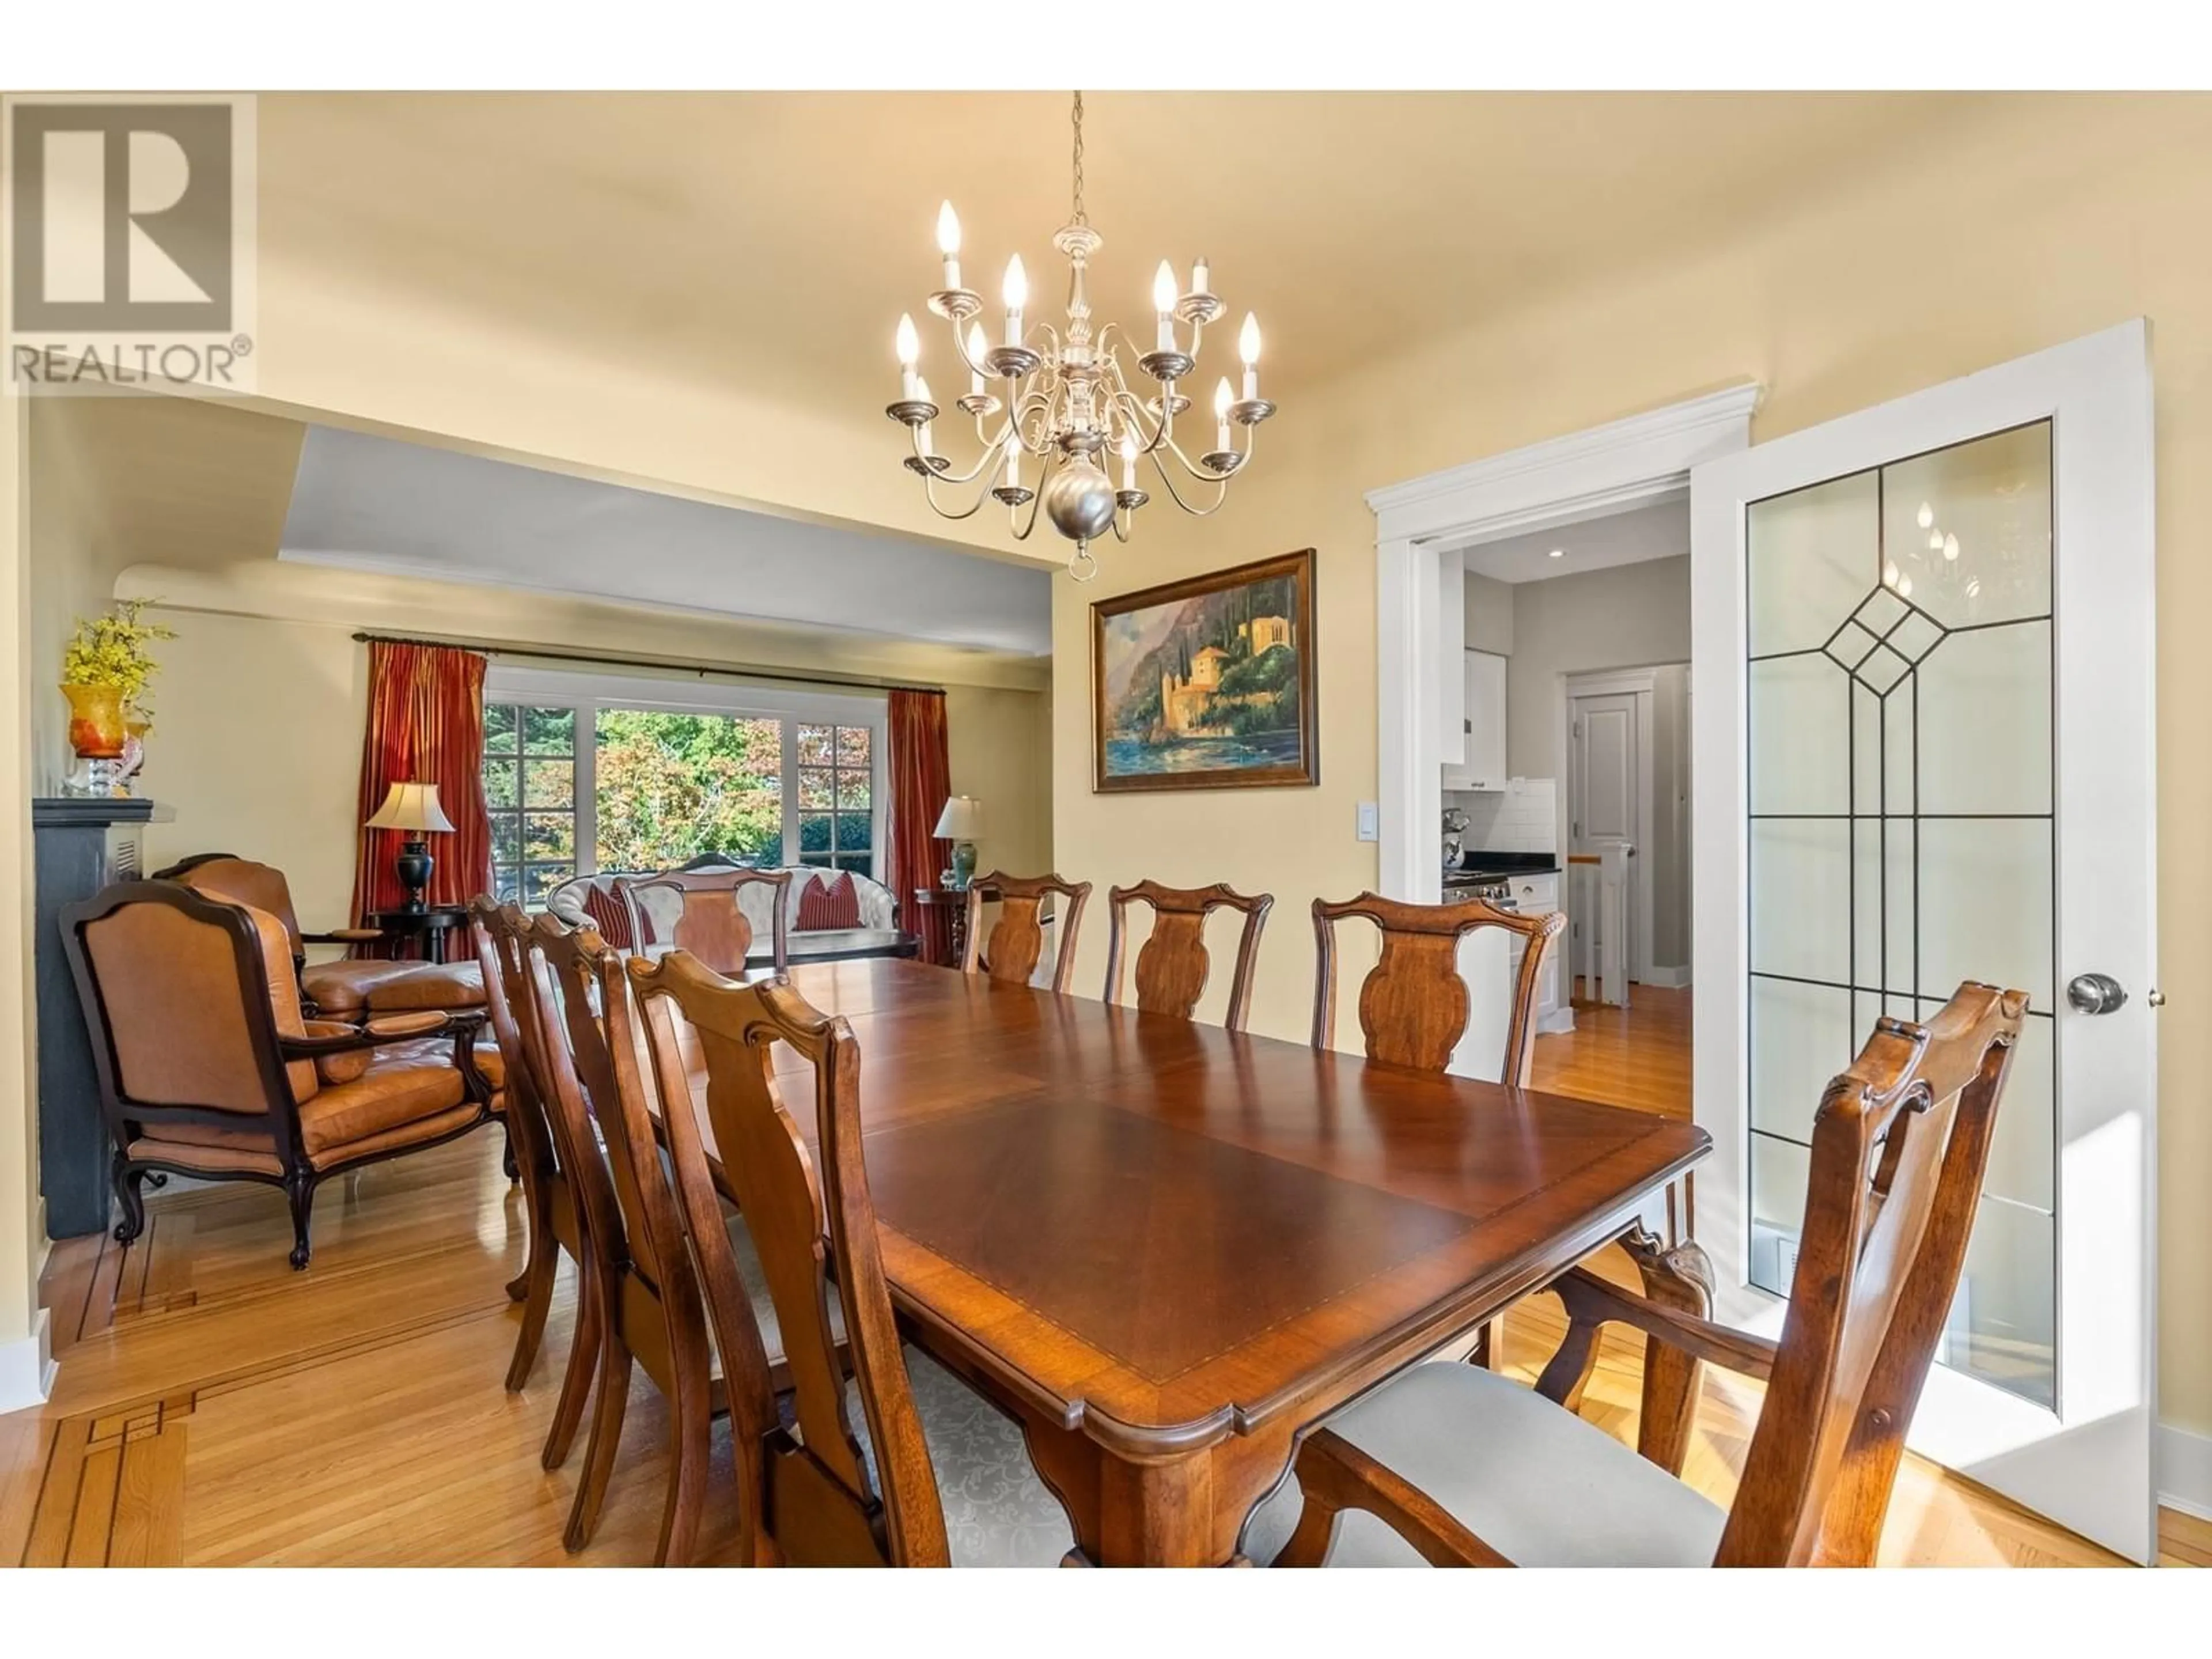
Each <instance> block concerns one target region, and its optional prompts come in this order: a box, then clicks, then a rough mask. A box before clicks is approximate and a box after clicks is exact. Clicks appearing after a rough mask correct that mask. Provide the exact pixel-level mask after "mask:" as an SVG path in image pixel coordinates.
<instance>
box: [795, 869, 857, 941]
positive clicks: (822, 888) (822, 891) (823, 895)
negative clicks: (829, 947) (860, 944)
mask: <svg viewBox="0 0 2212 1659" xmlns="http://www.w3.org/2000/svg"><path fill="white" fill-rule="evenodd" d="M859 926H860V894H859V893H857V892H855V891H854V889H853V878H852V877H851V876H849V875H848V874H847V873H846V872H844V871H842V870H840V871H838V872H837V873H836V874H835V875H834V876H811V877H809V878H807V883H806V887H805V891H803V892H801V893H800V894H799V920H798V921H795V922H793V924H792V932H793V933H828V932H829V930H830V929H832V928H837V927H859Z"/></svg>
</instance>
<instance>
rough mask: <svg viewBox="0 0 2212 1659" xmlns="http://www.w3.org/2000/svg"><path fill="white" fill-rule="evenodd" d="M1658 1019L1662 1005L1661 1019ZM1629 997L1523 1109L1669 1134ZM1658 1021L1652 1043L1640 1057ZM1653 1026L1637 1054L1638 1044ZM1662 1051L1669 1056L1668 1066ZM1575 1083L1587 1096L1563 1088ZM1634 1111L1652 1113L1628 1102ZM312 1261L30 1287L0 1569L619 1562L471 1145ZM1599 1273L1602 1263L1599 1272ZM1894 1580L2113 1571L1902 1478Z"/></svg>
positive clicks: (1730, 1468)
mask: <svg viewBox="0 0 2212 1659" xmlns="http://www.w3.org/2000/svg"><path fill="white" fill-rule="evenodd" d="M1677 995H1678V996H1679V995H1680V994H1677ZM1686 1007H1687V998H1686V996H1680V1001H1679V1003H1676V1004H1675V1005H1674V1012H1672V1014H1671V1015H1670V1014H1668V1012H1667V1010H1668V1000H1667V994H1662V993H1642V992H1639V993H1638V1006H1637V1008H1636V1009H1635V1010H1634V1011H1633V1012H1632V1015H1631V1016H1628V1017H1626V1018H1622V1019H1621V1020H1620V1021H1619V1022H1617V1025H1618V1029H1615V1028H1614V1026H1613V1025H1610V1024H1607V1023H1606V1022H1607V1019H1610V1018H1611V1016H1610V1013H1609V1012H1607V1014H1606V1016H1605V1018H1601V1019H1593V1020H1588V1021H1586V1022H1585V1023H1584V1025H1583V1030H1580V1031H1578V1032H1577V1033H1576V1034H1575V1036H1572V1037H1562V1038H1552V1037H1547V1038H1543V1039H1541V1040H1540V1041H1539V1042H1538V1045H1537V1066H1538V1068H1539V1073H1538V1074H1539V1076H1540V1078H1541V1077H1545V1076H1547V1075H1548V1076H1549V1077H1550V1078H1551V1079H1552V1081H1550V1082H1548V1083H1546V1084H1545V1085H1543V1086H1547V1087H1558V1088H1570V1087H1584V1088H1586V1090H1587V1091H1592V1092H1599V1093H1605V1092H1619V1093H1621V1094H1624V1095H1625V1094H1626V1090H1625V1089H1622V1088H1621V1087H1620V1085H1619V1084H1618V1083H1616V1082H1614V1081H1613V1080H1612V1079H1614V1078H1620V1077H1626V1076H1627V1075H1628V1073H1631V1072H1633V1071H1634V1070H1636V1069H1637V1067H1636V1065H1635V1063H1634V1061H1635V1056H1636V1055H1637V1054H1638V1053H1639V1052H1640V1051H1641V1050H1642V1049H1643V1048H1646V1047H1648V1048H1650V1051H1651V1052H1653V1053H1654V1054H1671V1053H1673V1052H1674V1051H1675V1050H1676V1049H1679V1052H1680V1059H1679V1060H1665V1061H1663V1062H1662V1063H1663V1064H1665V1065H1668V1066H1674V1067H1676V1068H1678V1069H1679V1071H1680V1077H1681V1083H1680V1094H1679V1097H1677V1098H1676V1100H1675V1102H1674V1104H1673V1105H1672V1106H1670V1105H1669V1104H1668V1103H1667V1102H1666V1101H1664V1100H1661V1099H1657V1098H1656V1095H1657V1094H1658V1093H1659V1092H1661V1091H1659V1090H1658V1089H1657V1087H1656V1085H1650V1086H1651V1087H1652V1089H1653V1092H1654V1095H1655V1099H1654V1101H1653V1102H1652V1105H1653V1109H1656V1110H1668V1109H1673V1110H1678V1111H1680V1110H1686V1103H1687V1097H1688V1095H1687V1091H1688V1084H1687V1059H1686V1056H1687V1012H1686ZM1669 1022H1671V1025H1672V1028H1673V1029H1672V1034H1671V1035H1670V1034H1669V1032H1668V1024H1669ZM1647 1025H1648V1026H1650V1028H1651V1030H1650V1033H1649V1035H1648V1036H1647V1033H1646V1030H1645V1028H1646V1026H1647ZM1670 1045H1672V1046H1671V1047H1670ZM1583 1079H1596V1080H1595V1081H1591V1082H1588V1083H1587V1084H1584V1083H1583V1082H1582V1081H1581V1080H1583ZM316 1207H317V1215H316V1240H315V1259H314V1265H313V1267H311V1268H309V1269H308V1271H307V1272H306V1273H293V1272H292V1271H291V1270H290V1268H289V1267H288V1266H287V1265H286V1262H285V1253H286V1250H287V1249H288V1248H289V1243H290V1231H289V1224H288V1223H287V1221H286V1219H285V1213H284V1206H283V1200H282V1198H281V1197H280V1196H279V1195H278V1194H276V1193H274V1192H272V1191H267V1190H264V1189H261V1188H249V1187H239V1186H234V1187H224V1188H212V1189H207V1190H201V1191H195V1192H183V1193H173V1194H163V1195H161V1196H159V1197H156V1198H155V1200H153V1201H152V1202H151V1203H150V1204H149V1212H150V1215H151V1218H152V1223H151V1225H150V1226H149V1230H148V1231H147V1233H146V1235H145V1236H144V1237H143V1238H142V1239H141V1240H140V1241H139V1243H137V1244H136V1245H134V1246H132V1247H131V1249H122V1248H121V1247H118V1246H117V1245H116V1244H114V1243H112V1242H108V1241H105V1240H99V1239H88V1240H79V1241H75V1242H72V1243H69V1244H66V1245H64V1246H62V1247H59V1248H58V1249H57V1250H56V1252H55V1255H54V1259H53V1261H52V1264H51V1266H50V1268H49V1272H48V1274H47V1282H46V1300H47V1304H48V1305H49V1307H50V1308H51V1310H52V1320H53V1330H54V1338H55V1346H56V1347H57V1349H58V1351H59V1352H61V1355H62V1359H63V1364H62V1368H61V1376H60V1381H59V1383H58V1385H57V1388H56V1390H55V1395H54V1398H53V1399H52V1401H50V1402H49V1403H48V1405H47V1406H46V1407H45V1408H44V1409H43V1410H40V1411H32V1412H19V1413H15V1414H13V1415H11V1416H5V1417H0V1563H5V1564H9V1565H14V1564H18V1563H21V1564H25V1565H61V1564H67V1565H100V1564H103V1563H104V1564H107V1565H118V1566H119V1565H134V1564H142V1563H143V1564H146V1565H156V1564H164V1563H174V1564H182V1565H246V1564H258V1565H277V1564H286V1565H335V1564H340V1563H344V1564H352V1565H399V1564H402V1563H404V1564H408V1565H441V1564H453V1565H462V1564H467V1565H523V1564H532V1563H542V1564H557V1563H562V1562H567V1561H571V1560H573V1561H575V1562H579V1563H583V1564H626V1565H636V1564H641V1563H643V1562H646V1561H648V1560H650V1559H652V1555H653V1543H654V1539H655V1536H656V1534H657V1532H658V1528H659V1517H660V1502H661V1494H662V1492H663V1490H664V1487H663V1476H664V1470H665V1436H666V1432H667V1416H666V1413H665V1408H664V1407H663V1405H662V1402H661V1400H660V1398H659V1395H658V1393H657V1392H656V1391H654V1390H653V1389H652V1388H651V1386H650V1385H649V1384H647V1383H645V1382H644V1381H643V1380H642V1379H640V1380H639V1381H638V1382H637V1383H636V1384H635V1387H634V1389H633V1393H632V1398H631V1401H630V1404H629V1421H628V1423H627V1425H625V1429H624V1432H623V1445H622V1453H621V1456H620V1460H619V1462H617V1467H616V1470H615V1474H614V1478H613V1480H612V1482H611V1486H610V1489H609V1496H608V1503H607V1508H606V1511H605V1519H604V1520H603V1522H602V1523H601V1525H600V1528H599V1533H598V1535H597V1536H596V1538H595V1539H594V1541H593V1542H592V1547H591V1548H590V1549H588V1550H587V1551H586V1552H585V1553H583V1554H582V1555H580V1556H576V1557H570V1556H568V1554H566V1553H564V1552H563V1550H562V1547H561V1529H562V1522H563V1520H564V1519H565V1517H566V1515H567V1511H568V1503H569V1499H570V1497H571V1495H572V1493H573V1492H574V1483H575V1480H576V1478H577V1471H578V1468H580V1464H581V1462H582V1455H581V1453H582V1449H581V1447H580V1446H579V1448H578V1449H577V1452H576V1455H574V1456H573V1457H572V1459H571V1460H570V1462H569V1464H568V1467H567V1468H562V1469H557V1470H555V1471H553V1472H551V1473H550V1474H549V1473H547V1472H546V1471H544V1470H543V1469H541V1468H539V1467H538V1448H539V1446H540V1445H541V1443H543V1440H544V1434H545V1430H546V1426H547V1421H548V1419H549V1417H550V1413H551V1411H552V1407H553V1401H554V1396H555V1394H556V1390H557V1386H558V1381H559V1375H560V1367H561V1365H562V1362H563V1360H564V1359H565V1358H566V1356H567V1352H568V1322H569V1316H570V1313H571V1312H572V1310H573V1308H574V1288H573V1280H568V1281H564V1284H563V1286H562V1291H560V1292H559V1294H558V1295H557V1296H556V1305H555V1312H554V1316H553V1321H552V1325H551V1328H550V1329H549V1330H548V1332H547V1334H546V1340H545V1343H544V1349H543V1351H542V1352H541V1353H540V1356H539V1358H538V1370H537V1372H536V1374H535V1375H534V1376H532V1379H531V1383H530V1385H529V1387H528V1388H527V1389H525V1390H524V1391H523V1392H522V1393H521V1394H520V1395H508V1394H507V1393H506V1392H505V1391H504V1390H503V1389H501V1386H500V1381H501V1376H502V1375H503V1373H504V1372H505V1370H506V1367H507V1358H508V1354H509V1352H510V1351H511V1348H512V1346H513V1337H514V1331H515V1322H516V1319H517V1316H518V1315H517V1310H516V1309H515V1307H514V1304H512V1303H510V1302H509V1301H508V1300H507V1295H506V1292H505V1289H504V1286H505V1285H506V1283H507V1280H508V1279H511V1278H513V1276H514V1274H515V1273H517V1272H518V1271H519V1270H520V1267H521V1257H522V1249H521V1234H520V1225H521V1218H520V1196H519V1193H518V1192H517V1190H516V1189H514V1188H511V1187H509V1186H508V1184H507V1181H506V1179H505V1178H504V1176H502V1175H501V1172H500V1167H499V1143H498V1139H497V1137H496V1136H495V1135H476V1136H471V1137H470V1138H469V1139H465V1140H462V1141H459V1142H457V1143H455V1144H454V1145H453V1146H447V1147H442V1148H439V1149H437V1150H435V1151H433V1152H428V1153H425V1154H422V1155H421V1156H418V1157H415V1158H404V1159H400V1160H398V1161H396V1162H393V1163H391V1164H379V1165H375V1166H374V1167H372V1168H370V1169H368V1170H362V1171H361V1172H360V1173H359V1174H357V1175H356V1176H350V1177H349V1178H347V1179H345V1180H343V1181H342V1182H333V1183H332V1184H331V1187H330V1188H327V1189H326V1190H325V1194H324V1196H323V1198H322V1200H321V1201H320V1202H319V1204H318V1205H317V1206H316ZM1619 1265H1620V1269H1621V1270H1622V1271H1623V1273H1626V1261H1625V1260H1623V1261H1621V1262H1620V1264H1619ZM1560 1328H1561V1321H1560V1317H1559V1310H1558V1304H1556V1303H1555V1302H1553V1301H1552V1300H1550V1299H1549V1298H1547V1297H1536V1298H1534V1300H1532V1301H1530V1302H1529V1303H1527V1304H1523V1305H1522V1307H1521V1308H1519V1309H1517V1310H1516V1311H1515V1312H1514V1314H1513V1315H1512V1316H1510V1318H1509V1319H1508V1321H1507V1331H1506V1338H1505V1355H1504V1357H1505V1360H1506V1364H1507V1365H1508V1367H1509V1369H1510V1370H1511V1371H1512V1372H1513V1373H1514V1374H1516V1375H1518V1376H1522V1377H1523V1378H1528V1377H1532V1376H1534V1371H1535V1370H1536V1368H1537V1367H1538V1366H1540V1365H1541V1363H1542V1361H1543V1359H1544V1358H1546V1357H1547V1356H1548V1354H1549V1353H1550V1352H1551V1348H1552V1346H1553V1344H1554V1343H1555V1342H1556V1341H1557V1340H1558V1335H1559V1330H1560ZM1640 1340H1641V1339H1640V1338H1637V1337H1635V1336H1634V1335H1633V1334H1619V1335H1611V1336H1608V1337H1607V1340H1606V1342H1605V1346H1604V1347H1603V1350H1602V1352H1601V1358H1600V1362H1599V1369H1598V1371H1597V1374H1596V1375H1595V1377H1594V1378H1593V1379H1592V1382H1591V1383H1590V1387H1589V1391H1588V1395H1587V1398H1586V1404H1585V1406H1584V1412H1585V1414H1586V1415H1588V1416H1589V1417H1590V1418H1591V1419H1593V1420H1594V1421H1595V1422H1597V1423H1599V1424H1600V1425H1601V1426H1603V1427H1604V1428H1605V1429H1607V1431H1609V1432H1612V1433H1613V1434H1616V1435H1620V1436H1621V1437H1624V1438H1632V1437H1633V1434H1634V1430H1635V1417H1636V1401H1637V1389H1638V1364H1639V1363H1640V1353H1641V1350H1640V1346H1639V1344H1640ZM1757 1409H1758V1391H1757V1389H1756V1388H1755V1387H1754V1386H1753V1385H1750V1384H1747V1383H1741V1382H1740V1381H1738V1380H1737V1379H1735V1378H1732V1377H1715V1378H1709V1380H1708V1381H1707V1383H1706V1384H1705V1400H1704V1407H1703V1409H1702V1411H1701V1413H1700V1416H1699V1426H1698V1431H1697V1438H1696V1443H1695V1445H1694V1447H1693V1449H1692V1454H1691V1458H1690V1463H1689V1469H1688V1473H1689V1478H1690V1479H1691V1480H1692V1482H1693V1483H1694V1484H1696V1485H1697V1486H1699V1488H1700V1489H1701V1490H1703V1491H1705V1492H1708V1493H1709V1494H1711V1496H1713V1497H1714V1498H1716V1499H1717V1500H1719V1501H1723V1502H1725V1501H1726V1499H1727V1498H1728V1497H1729V1494H1730V1492H1732V1491H1733V1488H1734V1483H1735V1469H1736V1468H1737V1465H1738V1462H1739V1461H1740V1459H1741V1455H1742V1453H1743V1448H1744V1443H1745V1437H1746V1436H1747V1432H1748V1430H1749V1425H1750V1424H1751V1422H1752V1421H1753V1419H1754V1417H1755V1415H1756V1413H1757ZM725 1434H726V1431H724V1430H721V1429H720V1428H718V1429H717V1431H716V1435H717V1441H716V1447H715V1452H714V1490H713V1491H712V1492H710V1494H709V1498H708V1524H707V1528H706V1531H705V1536H704V1540H703V1549H702V1553H703V1555H704V1556H705V1558H706V1559H709V1560H718V1559H726V1556H727V1551H728V1544H729V1540H728V1535H727V1528H728V1524H729V1516H730V1513H731V1509H732V1498H731V1493H730V1492H729V1490H728V1486H727V1484H726V1483H727V1482H728V1481H729V1480H730V1479H731V1474H730V1460H729V1452H728V1447H727V1443H726V1439H725V1438H723V1436H724V1435H725ZM2163 1520H2164V1523H2165V1524H2164V1526H2163V1528H2162V1533H2161V1541H2162V1547H2163V1549H2164V1552H2165V1554H2164V1557H2163V1559H2166V1560H2167V1561H2170V1562H2172V1564H2174V1565H2185V1564H2187V1565H2208V1564H2212V1523H2207V1522H2200V1521H2196V1520H2192V1519H2191V1518H2190V1517H2188V1516H2178V1515H2174V1514H2172V1513H2170V1512H2169V1513H2167V1514H2166V1516H2164V1517H2163ZM1883 1559H1884V1560H1885V1561H1888V1562H1894V1563H1898V1564H1906V1563H1911V1564H1942V1565H1976V1564H1991V1565H1996V1564H2012V1565H2060V1564H2067V1565H2092V1564H2103V1563H2109V1562H2110V1561H2112V1558H2111V1557H2109V1556H2106V1555H2105V1554H2104V1553H2102V1552H2100V1551H2099V1550H2096V1549H2095V1548H2093V1547H2091V1546H2089V1545H2087V1543H2085V1542H2083V1541H2081V1540H2080V1539H2077V1538H2075V1537H2073V1536H2071V1535H2070V1534H2066V1533H2064V1532H2062V1531H2060V1530H2058V1529H2057V1528H2054V1527H2051V1525H2049V1524H2048V1523H2047V1522H2042V1521H2040V1520H2039V1519H2037V1518H2036V1517H2035V1516H2031V1515H2028V1514H2027V1513H2026V1512H2024V1511H2022V1510H2019V1509H2016V1508H2015V1507H2014V1506H2013V1505H2012V1504H2008V1503H2006V1502H2005V1501H2004V1500H2002V1499H2001V1498H1996V1497H1995V1496H1994V1495H1992V1494H1990V1493H1988V1492H1983V1491H1981V1490H1980V1489H1979V1488H1977V1487H1975V1486H1972V1484H1971V1483H1969V1482H1966V1481H1963V1480H1958V1479H1957V1478H1955V1477H1954V1476H1951V1475H1948V1474H1945V1473H1944V1472H1943V1471H1942V1470H1939V1469H1936V1468H1932V1467H1930V1466H1928V1465H1925V1464H1921V1463H1918V1462H1908V1466H1907V1468H1906V1470H1905V1475H1904V1477H1903V1479H1902V1480H1901V1482H1900V1486H1899V1495H1898V1500H1897V1503H1896V1504H1895V1506H1894V1508H1893V1511H1892V1514H1891V1517H1890V1524H1889V1529H1888V1533H1887V1536H1886V1537H1885V1540H1884V1545H1883Z"/></svg>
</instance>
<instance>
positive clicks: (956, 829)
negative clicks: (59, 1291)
mask: <svg viewBox="0 0 2212 1659" xmlns="http://www.w3.org/2000/svg"><path fill="white" fill-rule="evenodd" d="M929 833H930V834H931V835H932V836H935V837H936V838H937V839H938V840H939V841H973V840H975V838H976V837H977V836H980V835H981V834H982V833H983V803H982V802H981V801H980V800H977V799H975V796H973V795H955V796H953V797H952V798H951V799H950V800H948V801H946V802H945V810H944V811H942V812H939V814H938V815H937V828H936V829H933V830H931V831H930V832H929Z"/></svg>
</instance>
